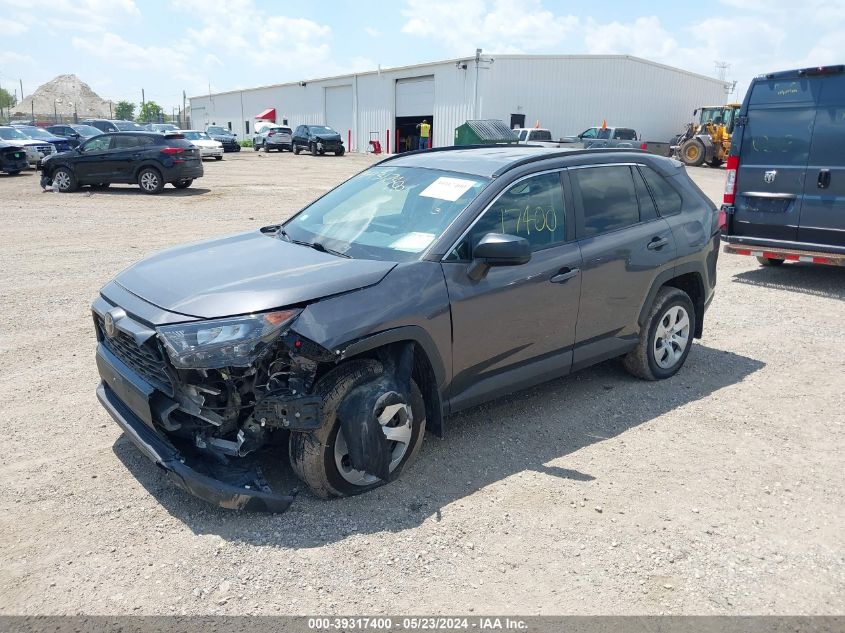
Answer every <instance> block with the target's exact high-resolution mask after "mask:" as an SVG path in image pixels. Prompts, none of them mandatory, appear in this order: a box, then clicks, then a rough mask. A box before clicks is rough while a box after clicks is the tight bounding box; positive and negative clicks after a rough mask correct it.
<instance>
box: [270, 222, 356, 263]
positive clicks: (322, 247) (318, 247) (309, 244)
mask: <svg viewBox="0 0 845 633" xmlns="http://www.w3.org/2000/svg"><path fill="white" fill-rule="evenodd" d="M277 235H279V236H280V237H283V238H284V239H286V240H287V241H288V242H290V243H292V244H299V245H300V246H307V247H308V248H313V249H314V250H315V251H320V252H321V253H328V254H329V255H336V256H337V257H345V258H346V259H352V256H351V255H347V254H346V253H341V252H340V251H336V250H333V249H331V248H329V247H327V246H326V245H325V244H322V243H320V242H303V241H302V240H295V239H293V238H292V237H291V236H290V235H288V233H287V231H285V230H284V229H283V228H280V229H279V232H278V233H277Z"/></svg>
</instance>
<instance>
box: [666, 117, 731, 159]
mask: <svg viewBox="0 0 845 633" xmlns="http://www.w3.org/2000/svg"><path fill="white" fill-rule="evenodd" d="M739 108H740V104H739V103H729V104H727V105H723V106H708V107H704V108H698V109H696V110H695V111H694V112H693V113H692V114H693V116H695V117H698V118H697V120H695V121H692V122H691V123H689V124H687V129H686V131H685V132H684V133H683V134H679V135H678V136H677V137H675V141H674V143H673V144H672V155H673V156H674V157H675V158H677V159H678V160H680V161H682V162H683V163H684V164H685V165H691V166H693V167H698V166H699V165H703V164H704V163H707V164H708V165H710V166H711V167H719V166H720V165H721V164H722V163H723V162H725V159H726V158H727V155H728V151H729V150H730V148H731V134H733V131H734V125H735V123H736V117H737V114H738V113H739Z"/></svg>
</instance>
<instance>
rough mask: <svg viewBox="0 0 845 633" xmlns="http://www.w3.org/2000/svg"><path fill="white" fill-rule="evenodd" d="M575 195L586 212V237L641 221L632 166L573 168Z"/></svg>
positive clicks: (584, 235) (584, 233)
mask: <svg viewBox="0 0 845 633" xmlns="http://www.w3.org/2000/svg"><path fill="white" fill-rule="evenodd" d="M570 173H571V174H572V181H573V184H574V188H575V190H574V192H573V193H574V194H575V196H576V199H578V200H580V202H581V204H580V207H581V210H582V212H583V214H584V232H583V237H593V236H595V235H601V234H602V233H609V232H611V231H616V230H618V229H622V228H625V227H626V226H631V225H633V224H637V223H638V222H639V221H640V210H639V205H638V204H637V193H636V191H635V189H634V179H633V177H632V176H631V168H630V167H629V166H628V165H603V166H600V167H588V168H584V169H573V170H572V171H571V172H570Z"/></svg>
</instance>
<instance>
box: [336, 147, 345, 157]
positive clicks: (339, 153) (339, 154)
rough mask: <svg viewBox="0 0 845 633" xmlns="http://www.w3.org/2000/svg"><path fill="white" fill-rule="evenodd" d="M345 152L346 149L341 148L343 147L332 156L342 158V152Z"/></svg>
mask: <svg viewBox="0 0 845 633" xmlns="http://www.w3.org/2000/svg"><path fill="white" fill-rule="evenodd" d="M345 151H346V149H345V148H343V147H341V148H340V149H339V150H337V151H336V152H335V153H334V155H335V156H343V154H344V152H345Z"/></svg>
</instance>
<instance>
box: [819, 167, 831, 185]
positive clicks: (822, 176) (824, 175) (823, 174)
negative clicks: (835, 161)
mask: <svg viewBox="0 0 845 633" xmlns="http://www.w3.org/2000/svg"><path fill="white" fill-rule="evenodd" d="M816 184H817V185H818V187H819V189H827V188H828V187H829V186H830V170H829V169H820V170H819V179H818V180H817V181H816Z"/></svg>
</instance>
